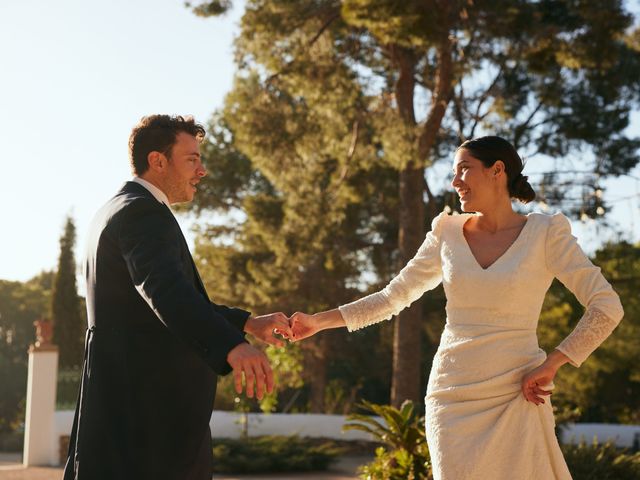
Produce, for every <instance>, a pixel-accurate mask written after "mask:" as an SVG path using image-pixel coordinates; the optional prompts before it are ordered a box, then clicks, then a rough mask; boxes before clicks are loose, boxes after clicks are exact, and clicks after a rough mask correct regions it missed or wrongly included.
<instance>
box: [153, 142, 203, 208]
mask: <svg viewBox="0 0 640 480" xmlns="http://www.w3.org/2000/svg"><path fill="white" fill-rule="evenodd" d="M168 158H169V161H168V164H167V170H166V176H165V188H164V189H163V190H164V191H165V193H166V194H167V197H169V202H170V203H182V202H190V201H192V200H193V196H194V194H195V193H196V185H197V184H198V182H199V181H200V179H201V178H202V177H204V176H205V175H206V174H207V171H206V170H205V168H204V167H203V166H202V161H201V158H200V143H199V142H198V140H197V139H196V137H194V136H193V135H189V134H188V133H185V132H180V133H178V135H177V136H176V143H174V145H173V148H172V149H171V152H170V155H169V157H168Z"/></svg>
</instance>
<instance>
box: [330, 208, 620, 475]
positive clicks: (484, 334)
mask: <svg viewBox="0 0 640 480" xmlns="http://www.w3.org/2000/svg"><path fill="white" fill-rule="evenodd" d="M471 216H472V215H471V214H462V215H457V214H454V215H447V214H445V213H444V212H443V213H442V214H440V215H439V216H438V217H437V218H436V219H435V220H434V222H433V225H432V231H431V232H429V233H428V234H427V236H426V239H425V241H424V243H423V244H422V246H421V247H420V249H419V250H418V252H417V254H416V256H415V257H414V258H413V259H412V260H411V261H410V262H409V263H408V264H407V266H406V267H404V269H402V271H401V272H400V273H399V274H398V276H396V277H395V278H394V279H393V280H392V281H391V282H390V283H389V285H387V286H386V287H385V288H384V289H383V290H382V291H380V292H377V293H374V294H372V295H369V296H367V297H365V298H362V299H360V300H357V301H355V302H353V303H350V304H347V305H343V306H341V307H340V312H341V313H342V316H343V317H344V319H345V321H346V324H347V327H348V329H349V330H350V331H353V330H357V329H359V328H362V327H365V326H367V325H371V324H374V323H377V322H380V321H382V320H385V319H389V318H391V316H393V315H397V314H398V313H399V312H400V311H401V310H402V309H404V308H405V307H407V306H408V305H410V304H411V303H412V302H413V301H415V300H416V299H418V298H420V297H421V296H422V294H423V293H424V292H425V291H427V290H429V289H432V288H434V287H436V286H437V285H438V284H439V283H440V282H441V281H442V282H443V283H444V289H445V293H446V296H447V306H446V312H447V321H446V326H445V329H444V332H443V334H442V338H441V340H440V346H439V348H438V351H437V353H436V355H435V358H434V361H433V366H432V369H431V374H430V376H429V384H428V387H427V394H426V397H425V404H426V417H425V418H426V435H427V442H428V445H429V451H430V454H431V460H432V463H433V472H434V477H435V478H436V480H467V479H478V480H502V479H504V480H507V479H508V480H514V479H516V480H520V479H535V480H550V479H570V478H571V475H570V474H569V471H568V469H567V466H566V463H565V461H564V458H563V457H562V453H561V451H560V447H559V444H558V441H557V439H556V436H555V432H554V427H555V422H554V418H553V411H552V407H551V403H550V402H549V397H545V402H546V403H545V404H543V405H540V406H536V405H534V404H533V403H530V402H527V401H526V400H525V398H524V396H523V394H522V392H521V389H520V385H521V380H522V377H523V376H524V375H525V374H526V373H528V372H529V371H531V370H533V369H534V368H535V367H537V366H539V365H540V364H541V363H542V362H543V361H544V359H545V358H546V354H545V352H544V351H543V350H541V349H540V348H539V346H538V340H537V337H536V327H537V324H538V317H539V315H540V310H541V308H542V302H543V300H544V296H545V292H546V291H547V289H548V288H549V286H550V284H551V281H552V280H553V278H554V277H557V278H558V279H559V280H560V281H561V282H562V283H563V284H564V285H565V286H566V287H567V288H569V289H570V290H571V291H572V292H573V293H574V294H575V296H576V298H577V299H578V300H579V301H580V303H581V304H582V305H584V306H585V307H586V310H585V313H584V315H583V317H582V319H581V320H580V322H579V323H578V325H577V326H576V328H575V329H574V331H573V332H572V333H571V334H570V335H569V336H568V337H567V338H566V339H565V340H564V341H563V342H562V343H561V344H560V345H558V347H557V348H558V350H560V351H562V352H563V353H564V354H566V355H567V356H568V357H569V358H570V360H571V363H572V364H573V365H574V366H576V367H577V366H579V365H580V364H581V363H582V362H583V361H584V360H585V359H586V358H587V357H588V356H589V354H591V352H592V351H593V350H595V348H596V347H597V346H598V345H600V343H602V341H604V339H605V338H606V337H607V336H608V335H609V334H610V333H611V332H612V330H613V329H614V328H615V327H616V325H617V324H618V323H619V321H620V320H621V318H622V315H623V311H622V306H621V304H620V300H619V298H618V296H617V295H616V293H615V292H614V291H613V289H612V288H611V286H610V285H609V283H607V281H606V280H605V279H604V277H603V276H602V274H601V273H600V269H599V268H598V267H595V266H594V265H593V264H592V263H591V262H590V261H589V259H588V258H587V257H586V255H585V254H584V253H583V252H582V250H581V249H580V247H579V246H578V244H577V242H576V239H575V237H573V236H572V234H571V227H570V224H569V221H568V220H567V218H566V217H565V216H563V215H562V214H556V215H552V216H550V215H543V214H539V213H531V214H529V215H528V216H527V222H526V223H525V225H524V227H523V229H522V231H521V232H520V235H519V236H518V237H517V239H516V240H515V242H514V243H513V244H512V245H511V246H510V247H509V248H508V250H507V251H506V252H505V253H504V254H503V255H502V256H501V257H500V258H498V259H497V260H496V261H495V262H494V263H493V264H492V265H490V266H489V267H488V268H486V269H483V268H482V267H481V266H480V265H479V264H478V262H477V261H476V259H475V257H474V256H473V254H472V252H471V250H470V248H469V245H468V243H467V241H466V238H465V237H464V234H463V225H464V222H465V221H467V220H468V219H469V218H470V217H471Z"/></svg>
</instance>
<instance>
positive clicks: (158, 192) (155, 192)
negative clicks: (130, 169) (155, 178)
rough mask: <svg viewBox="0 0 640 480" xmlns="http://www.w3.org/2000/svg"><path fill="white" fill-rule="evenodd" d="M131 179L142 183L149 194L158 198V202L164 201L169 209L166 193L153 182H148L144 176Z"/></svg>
mask: <svg viewBox="0 0 640 480" xmlns="http://www.w3.org/2000/svg"><path fill="white" fill-rule="evenodd" d="M132 181H133V182H136V183H138V184H140V185H142V186H143V187H144V188H146V189H147V190H149V192H150V193H151V195H153V196H154V197H155V199H156V200H158V201H159V202H160V203H164V204H165V205H166V206H167V207H169V209H171V204H170V203H169V197H167V194H166V193H164V192H163V191H162V190H160V189H159V188H158V187H156V186H155V185H154V184H153V183H151V182H148V181H147V180H145V179H144V178H140V177H133V180H132Z"/></svg>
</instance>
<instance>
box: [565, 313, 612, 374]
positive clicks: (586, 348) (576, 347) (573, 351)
mask: <svg viewBox="0 0 640 480" xmlns="http://www.w3.org/2000/svg"><path fill="white" fill-rule="evenodd" d="M617 325H618V322H617V321H616V320H614V319H612V318H609V317H607V316H606V315H605V314H604V313H602V312H601V311H600V310H598V308H596V307H588V308H587V309H586V311H585V312H584V315H583V316H582V318H581V319H580V321H579V322H578V325H577V326H576V328H575V329H574V330H573V332H571V333H570V334H569V335H568V336H567V338H565V339H564V340H563V341H562V342H561V343H560V345H558V346H557V347H556V348H557V349H558V350H560V351H561V352H562V353H564V354H565V355H566V356H567V357H569V359H570V360H571V364H572V365H574V366H576V367H579V366H580V365H581V364H582V362H584V361H585V360H586V359H587V357H588V356H589V355H591V353H592V352H593V351H594V350H595V349H596V348H598V346H599V345H600V344H601V343H602V342H604V341H605V339H606V338H607V337H608V336H609V335H611V332H613V329H614V328H616V326H617Z"/></svg>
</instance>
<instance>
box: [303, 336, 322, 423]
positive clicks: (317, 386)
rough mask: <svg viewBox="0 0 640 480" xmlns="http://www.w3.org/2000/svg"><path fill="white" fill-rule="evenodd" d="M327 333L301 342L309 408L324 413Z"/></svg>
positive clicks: (312, 411)
mask: <svg viewBox="0 0 640 480" xmlns="http://www.w3.org/2000/svg"><path fill="white" fill-rule="evenodd" d="M326 340H327V339H326V335H318V336H317V337H315V338H310V339H308V340H305V341H304V342H302V343H301V345H302V347H303V355H304V364H305V369H304V371H305V373H306V375H305V376H306V377H307V382H308V384H309V410H310V411H311V413H324V394H325V390H326V386H327V356H326V349H327V341H326Z"/></svg>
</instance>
